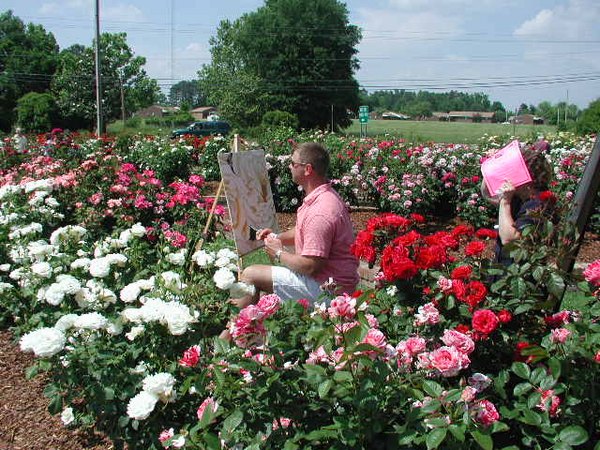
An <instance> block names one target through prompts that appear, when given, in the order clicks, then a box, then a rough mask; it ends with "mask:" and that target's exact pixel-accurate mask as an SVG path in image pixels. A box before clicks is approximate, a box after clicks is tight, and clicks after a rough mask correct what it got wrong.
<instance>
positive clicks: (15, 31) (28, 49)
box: [0, 11, 58, 131]
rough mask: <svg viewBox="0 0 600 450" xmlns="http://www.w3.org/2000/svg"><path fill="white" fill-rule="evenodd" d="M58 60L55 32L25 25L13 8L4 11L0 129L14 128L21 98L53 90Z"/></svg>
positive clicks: (1, 18) (1, 17) (0, 37)
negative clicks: (33, 93)
mask: <svg viewBox="0 0 600 450" xmlns="http://www.w3.org/2000/svg"><path fill="white" fill-rule="evenodd" d="M57 62H58V45H57V44H56V39H55V38H54V35H53V34H52V33H48V32H46V30H45V29H44V28H43V27H42V26H41V25H34V24H31V23H30V24H28V25H25V24H24V23H23V21H22V20H21V19H19V18H18V17H15V16H13V13H12V11H6V12H4V13H2V14H0V129H2V130H4V131H8V130H10V127H11V125H12V123H13V121H14V119H15V116H14V108H15V106H16V104H17V99H18V98H20V97H22V96H23V95H24V94H26V93H28V92H45V91H47V90H49V88H50V82H51V80H52V77H53V75H54V72H55V71H56V66H57Z"/></svg>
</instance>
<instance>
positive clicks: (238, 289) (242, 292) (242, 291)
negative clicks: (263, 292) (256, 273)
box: [229, 281, 256, 298]
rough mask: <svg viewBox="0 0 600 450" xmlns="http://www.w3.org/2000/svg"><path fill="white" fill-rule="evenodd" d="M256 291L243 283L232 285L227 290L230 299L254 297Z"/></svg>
mask: <svg viewBox="0 0 600 450" xmlns="http://www.w3.org/2000/svg"><path fill="white" fill-rule="evenodd" d="M255 292H256V289H255V288H254V286H252V285H251V284H246V283H244V282H243V281H240V282H237V283H233V284H232V285H231V287H230V288H229V295H230V296H231V298H241V297H245V296H246V295H254V294H255Z"/></svg>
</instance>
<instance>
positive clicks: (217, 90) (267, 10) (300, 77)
mask: <svg viewBox="0 0 600 450" xmlns="http://www.w3.org/2000/svg"><path fill="white" fill-rule="evenodd" d="M320 30H331V31H330V32H323V31H320ZM359 39H360V31H359V30H358V28H357V27H355V26H353V25H350V24H349V23H348V11H347V8H346V6H345V5H343V4H342V3H340V2H338V1H336V0H311V1H310V2H302V1H299V0H272V1H268V2H266V3H265V5H264V6H263V7H261V8H259V9H258V10H257V11H255V12H252V13H248V14H245V15H243V16H242V17H240V18H239V19H237V20H236V21H235V22H233V23H230V22H229V21H223V22H221V25H220V26H219V29H218V31H217V36H216V37H213V38H211V41H210V43H211V55H212V61H211V64H209V65H207V66H204V67H203V68H202V70H201V71H200V72H199V78H200V83H201V86H202V90H203V91H204V92H206V93H207V96H208V100H209V102H211V103H213V104H216V105H217V106H218V107H219V110H220V111H221V113H222V115H223V116H224V117H225V118H226V119H227V120H228V121H230V122H231V123H233V124H234V125H235V126H238V127H248V126H256V125H258V124H259V123H260V120H261V118H262V116H263V114H264V113H266V112H267V111H271V110H282V111H287V112H290V113H293V114H295V115H297V117H298V119H299V121H300V126H301V127H304V128H312V127H317V126H318V127H322V128H324V127H326V126H327V125H328V124H329V122H330V120H331V114H330V111H331V107H332V105H333V106H334V110H335V112H336V113H335V115H334V121H335V126H336V128H337V127H338V126H346V125H348V124H349V123H350V122H349V119H348V118H347V117H346V110H347V109H351V110H353V109H356V107H357V106H358V84H357V83H356V80H354V78H353V72H354V71H355V70H356V69H357V68H358V62H357V60H356V58H355V56H354V55H355V54H356V52H357V50H356V48H355V46H356V44H357V43H358V41H359ZM290 61H295V62H294V63H292V64H291V63H290ZM280 80H285V82H282V81H280ZM282 83H283V84H282Z"/></svg>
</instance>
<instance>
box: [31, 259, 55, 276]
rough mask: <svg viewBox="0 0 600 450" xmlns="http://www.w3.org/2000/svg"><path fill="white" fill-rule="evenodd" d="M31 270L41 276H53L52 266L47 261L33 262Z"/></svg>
mask: <svg viewBox="0 0 600 450" xmlns="http://www.w3.org/2000/svg"><path fill="white" fill-rule="evenodd" d="M31 271H32V272H33V273H34V274H36V275H37V276H38V277H41V278H50V277H51V276H52V266H51V265H50V264H49V263H47V262H46V261H42V262H37V263H35V264H32V266H31Z"/></svg>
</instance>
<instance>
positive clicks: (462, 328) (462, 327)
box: [454, 323, 471, 334]
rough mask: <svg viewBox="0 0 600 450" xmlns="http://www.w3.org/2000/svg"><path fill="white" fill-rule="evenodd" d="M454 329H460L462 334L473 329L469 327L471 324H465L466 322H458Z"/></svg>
mask: <svg viewBox="0 0 600 450" xmlns="http://www.w3.org/2000/svg"><path fill="white" fill-rule="evenodd" d="M454 329H455V330H456V331H458V332H459V333H462V334H467V333H468V332H469V331H471V329H470V328H469V325H465V324H462V323H461V324H458V325H456V326H455V327H454Z"/></svg>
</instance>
